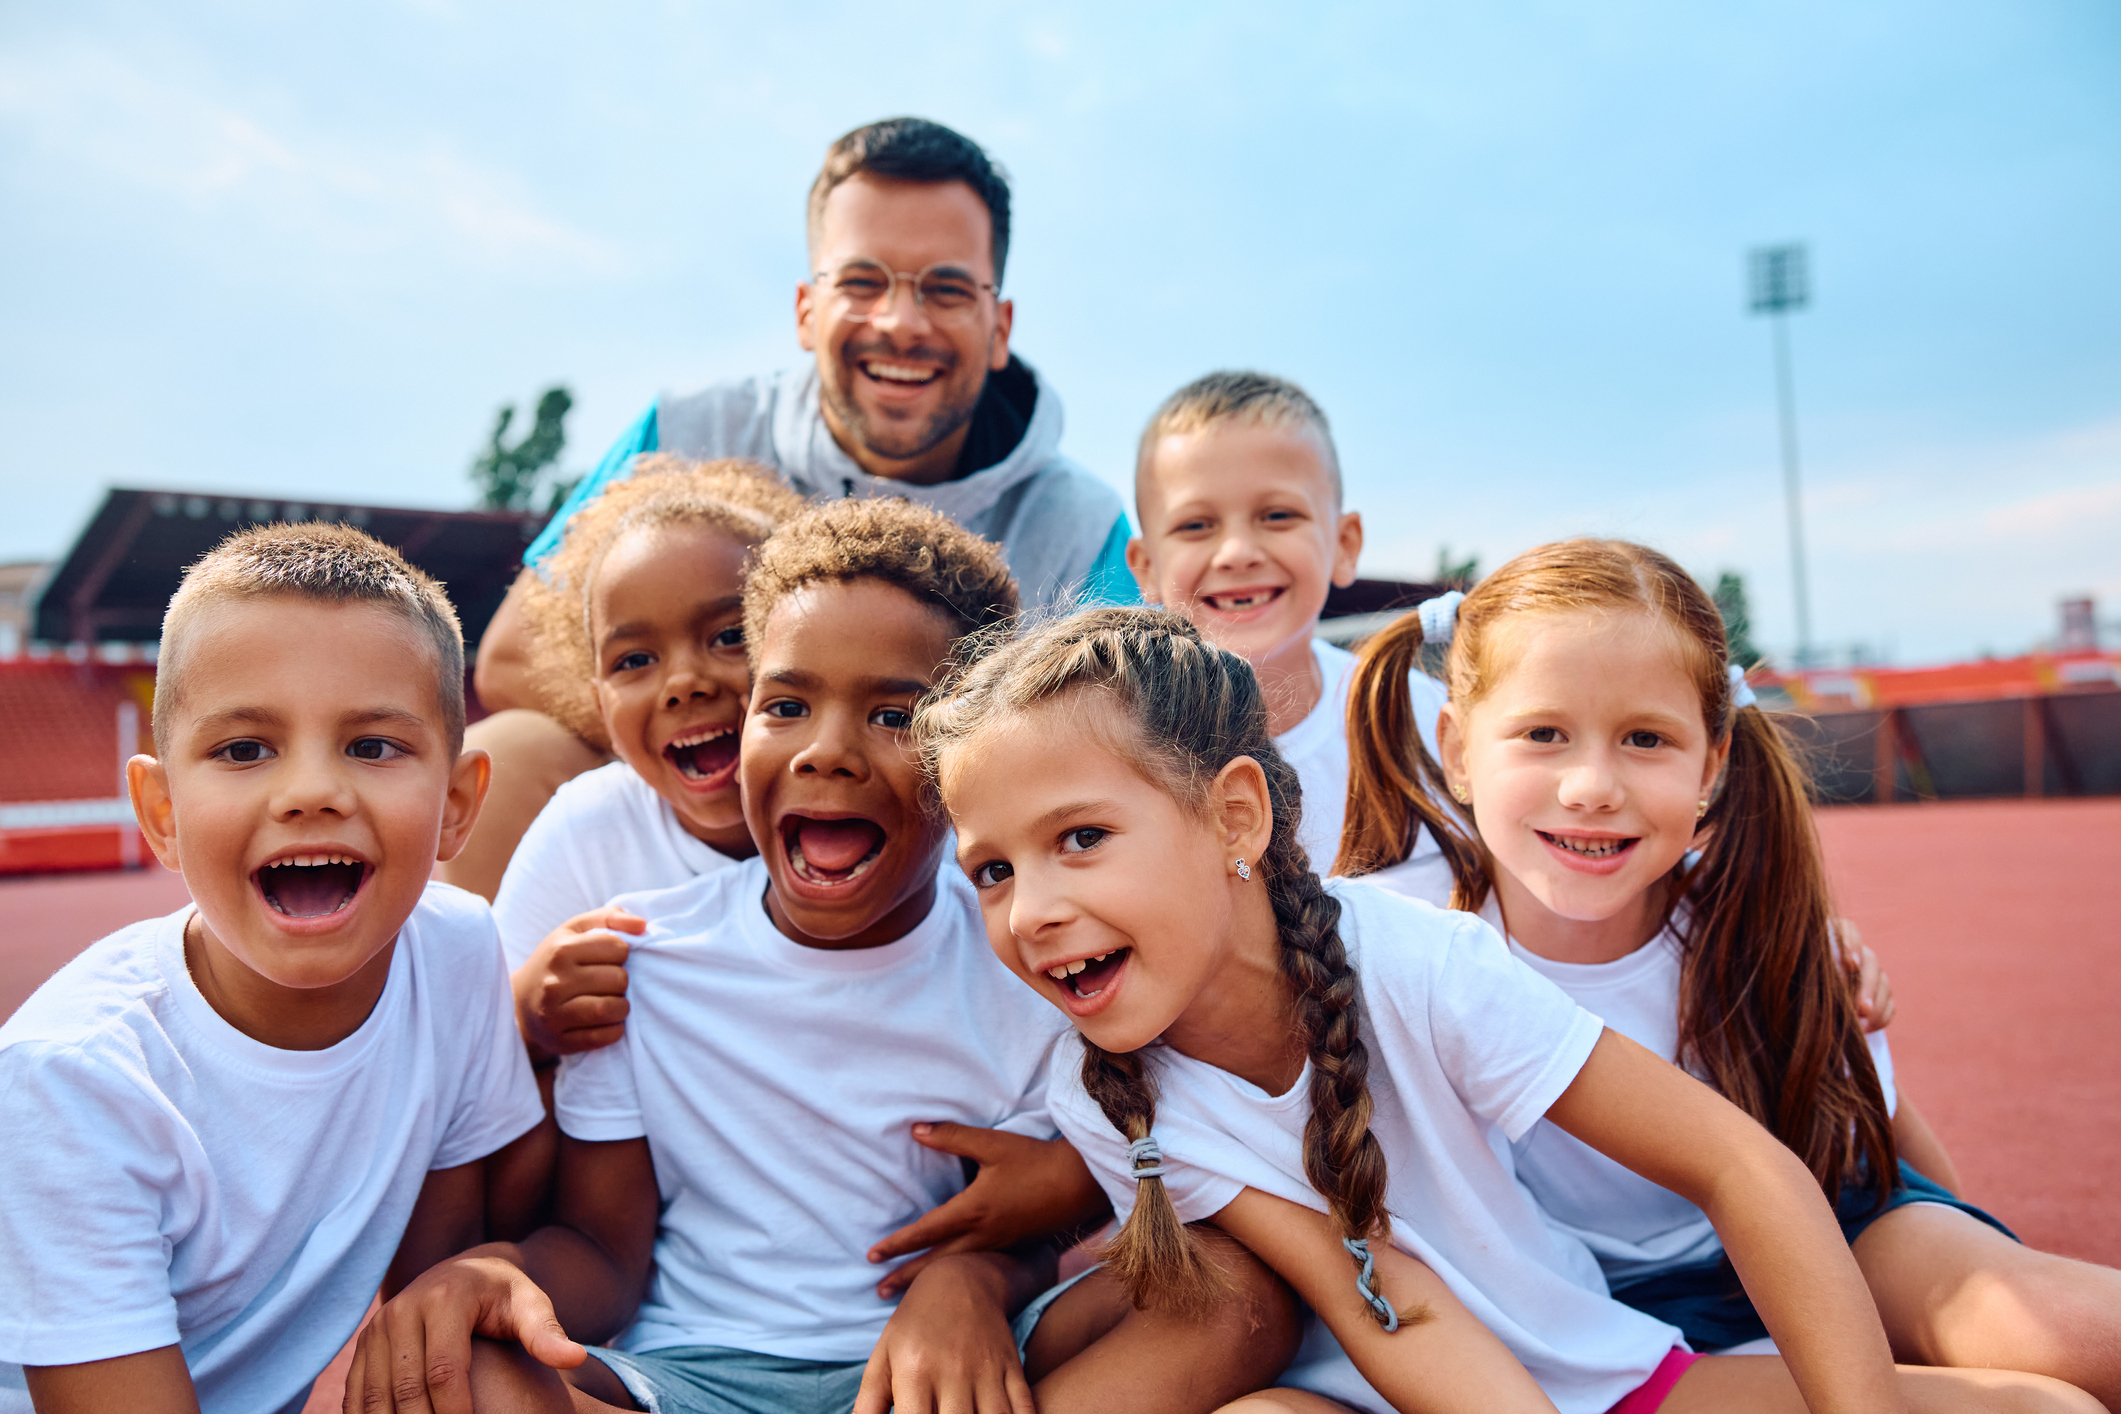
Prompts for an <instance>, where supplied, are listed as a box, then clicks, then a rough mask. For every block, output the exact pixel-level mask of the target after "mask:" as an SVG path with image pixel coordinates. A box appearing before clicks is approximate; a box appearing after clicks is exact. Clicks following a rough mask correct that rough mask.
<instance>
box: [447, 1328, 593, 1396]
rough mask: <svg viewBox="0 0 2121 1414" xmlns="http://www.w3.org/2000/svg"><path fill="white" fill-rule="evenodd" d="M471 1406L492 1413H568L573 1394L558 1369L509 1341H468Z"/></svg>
mask: <svg viewBox="0 0 2121 1414" xmlns="http://www.w3.org/2000/svg"><path fill="white" fill-rule="evenodd" d="M470 1383H471V1406H472V1408H474V1409H478V1410H493V1411H495V1414H504V1412H505V1414H518V1411H520V1414H547V1411H550V1412H551V1414H569V1411H572V1410H573V1408H574V1396H573V1395H572V1394H570V1393H569V1392H568V1388H567V1382H566V1381H565V1380H563V1379H561V1378H560V1372H559V1371H557V1370H555V1369H552V1368H551V1367H550V1366H546V1365H541V1364H539V1363H538V1362H537V1361H536V1360H534V1359H532V1358H531V1356H530V1353H529V1352H528V1351H526V1350H525V1349H523V1347H522V1346H520V1345H518V1344H517V1343H516V1342H514V1341H512V1340H485V1339H477V1340H474V1341H472V1343H471V1381H470Z"/></svg>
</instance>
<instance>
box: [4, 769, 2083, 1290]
mask: <svg viewBox="0 0 2121 1414" xmlns="http://www.w3.org/2000/svg"><path fill="white" fill-rule="evenodd" d="M1820 832H1821V834H1822V835H1823V836H1824V838H1825V840H1826V850H1827V858H1828V862H1829V866H1830V867H1831V869H1832V871H1833V876H1834V882H1835V886H1836V889H1837V890H1838V895H1839V904H1840V907H1841V910H1842V911H1843V912H1844V913H1846V914H1847V915H1848V916H1849V917H1851V918H1853V919H1855V920H1856V921H1857V922H1858V923H1859V924H1860V925H1861V926H1862V928H1863V933H1864V938H1865V939H1866V941H1868V942H1869V943H1870V944H1871V945H1872V946H1873V947H1875V948H1876V949H1877V950H1878V953H1879V955H1880V956H1881V957H1882V958H1883V959H1884V962H1885V965H1886V969H1887V971H1888V972H1889V973H1890V974H1891V976H1892V979H1893V989H1894V993H1895V996H1896V997H1897V998H1898V1001H1899V1015H1898V1017H1897V1019H1896V1020H1895V1021H1894V1022H1893V1027H1892V1032H1891V1035H1892V1040H1893V1053H1894V1059H1895V1064H1896V1069H1897V1070H1898V1073H1899V1076H1900V1080H1901V1083H1902V1084H1903V1085H1905V1086H1906V1088H1907V1091H1908V1093H1909V1094H1910V1095H1912V1096H1914V1097H1915V1099H1916V1101H1917V1102H1918V1103H1919V1104H1920V1105H1921V1106H1922V1108H1923V1112H1924V1113H1925V1114H1927V1115H1928V1116H1929V1118H1930V1121H1931V1123H1932V1124H1934V1125H1935V1126H1936V1128H1937V1130H1938V1132H1939V1134H1940V1135H1941V1136H1942V1137H1943V1139H1944V1141H1945V1143H1946V1144H1947V1145H1949V1146H1950V1148H1951V1151H1952V1156H1953V1158H1954V1159H1955V1160H1956V1161H1957V1163H1958V1165H1959V1171H1960V1173H1961V1175H1962V1177H1963V1179H1964V1181H1965V1183H1966V1185H1967V1196H1968V1197H1969V1198H1971V1199H1972V1200H1973V1201H1975V1202H1978V1203H1981V1204H1983V1205H1984V1206H1986V1207H1989V1208H1991V1209H1993V1210H1994V1211H1995V1213H1996V1215H1997V1216H1998V1217H2000V1218H2002V1219H2003V1220H2004V1221H2005V1222H2007V1223H2009V1224H2010V1225H2011V1226H2012V1227H2013V1228H2015V1229H2016V1230H2017V1232H2018V1233H2019V1235H2020V1236H2022V1237H2024V1238H2025V1239H2026V1240H2027V1241H2029V1242H2031V1243H2033V1244H2034V1245H2035V1246H2038V1247H2042V1248H2045V1249H2047V1250H2050V1251H2055V1252H2064V1253H2068V1254H2069V1255H2071V1256H2076V1257H2084V1258H2088V1259H2090V1260H2093V1261H2098V1262H2103V1263H2106V1264H2108V1265H2113V1266H2121V1204H2117V1203H2116V1201H2115V1199H2114V1197H2113V1196H2112V1195H2113V1193H2114V1192H2115V1177H2116V1176H2117V1175H2121V1013H2117V1010H2116V1004H2117V1000H2121V800H2114V799H2101V800H2061V801H2018V800H2009V801H1973V802H1953V803H1948V804H1917V805H1888V806H1851V807H1845V808H1841V809H1835V810H1827V811H1824V812H1822V813H1821V816H1820ZM184 899H185V892H184V886H183V881H182V880H181V879H179V878H178V877H177V876H176V875H174V874H169V873H165V872H164V871H162V870H161V869H158V868H153V867H150V868H149V869H147V870H145V871H142V872H139V873H131V874H115V873H113V874H80V875H64V876H53V877H46V878H38V879H20V880H8V881H4V882H0V1015H4V1014H6V1013H10V1012H12V1011H13V1010H14V1009H15V1007H16V1006H18V1005H19V1004H20V1003H21V1000H22V998H24V997H26V996H27V995H29V993H30V991H31V990H32V989H34V988H35V987H36V986H37V984H38V983H40V982H42V981H43V980H44V978H46V977H47V976H49V975H50V974H51V973H52V972H53V971H54V970H55V969H57V968H58V967H59V966H60V965H61V964H63V963H64V962H65V961H66V960H67V959H68V958H70V957H72V956H73V955H74V954H75V953H76V952H78V951H79V950H80V949H81V948H82V947H84V946H86V945H87V944H88V943H90V942H93V941H94V940H95V939H97V938H99V937H101V936H102V935H103V934H105V933H108V932H110V931H111V930H113V929H115V928H117V927H120V926H122V925H123V924H125V923H128V922H131V921H133V920H135V919H139V918H146V917H151V916H153V915H156V914H160V913H166V912H168V911H169V910H171V909H173V908H176V907H177V906H178V905H180V904H181V903H183V901H184Z"/></svg>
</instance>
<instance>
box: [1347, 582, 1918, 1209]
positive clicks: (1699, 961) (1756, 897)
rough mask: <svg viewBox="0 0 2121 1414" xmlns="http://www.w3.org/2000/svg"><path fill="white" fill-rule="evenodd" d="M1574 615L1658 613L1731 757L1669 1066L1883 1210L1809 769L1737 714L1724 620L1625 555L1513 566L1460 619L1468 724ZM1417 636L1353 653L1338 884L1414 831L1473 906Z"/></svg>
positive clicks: (1685, 946)
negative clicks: (1516, 629) (1420, 672)
mask: <svg viewBox="0 0 2121 1414" xmlns="http://www.w3.org/2000/svg"><path fill="white" fill-rule="evenodd" d="M1586 609H1595V610H1619V611H1623V612H1625V611H1634V612H1639V613H1646V614H1651V615H1654V616H1656V617H1658V618H1660V619H1662V620H1664V621H1665V622H1667V623H1669V624H1670V625H1671V626H1672V627H1673V628H1674V629H1676V630H1677V633H1676V634H1675V639H1676V642H1677V644H1678V646H1679V651H1680V652H1681V653H1682V654H1683V655H1684V656H1685V659H1686V666H1687V669H1688V672H1689V674H1690V675H1691V676H1692V677H1693V678H1694V680H1695V682H1696V683H1697V684H1698V686H1699V687H1700V691H1701V714H1702V719H1703V720H1704V721H1705V722H1706V723H1707V725H1708V729H1709V736H1710V739H1711V740H1720V739H1722V738H1723V737H1724V736H1725V735H1726V734H1728V736H1729V739H1730V744H1731V749H1730V757H1729V760H1728V762H1727V764H1726V765H1725V767H1724V771H1723V778H1722V781H1721V784H1720V788H1719V789H1718V791H1717V793H1716V795H1715V797H1714V799H1713V800H1712V801H1711V802H1710V804H1709V808H1708V813H1707V814H1706V815H1705V816H1704V817H1703V819H1702V822H1701V829H1702V832H1703V833H1702V842H1701V854H1700V858H1699V859H1698V861H1696V862H1695V863H1694V865H1693V866H1692V867H1691V868H1689V867H1688V866H1687V865H1686V864H1685V863H1684V862H1682V863H1681V864H1679V865H1678V866H1676V867H1675V868H1674V870H1673V885H1674V887H1673V891H1672V893H1673V897H1674V898H1675V899H1681V898H1683V899H1684V900H1685V902H1686V905H1687V908H1686V912H1685V914H1684V923H1683V925H1682V926H1681V928H1680V929H1679V931H1680V934H1681V937H1680V948H1681V970H1680V984H1679V1056H1680V1060H1681V1061H1682V1062H1683V1063H1684V1064H1686V1065H1688V1066H1689V1067H1691V1068H1692V1069H1694V1070H1696V1071H1697V1072H1698V1073H1700V1074H1701V1075H1702V1076H1703V1077H1704V1078H1705V1079H1706V1080H1707V1081H1708V1082H1709V1083H1710V1084H1711V1085H1713V1086H1715V1087H1716V1089H1717V1090H1719V1091H1721V1092H1722V1093H1723V1095H1724V1096H1725V1098H1727V1099H1729V1100H1730V1101H1731V1102H1732V1103H1733V1104H1735V1105H1737V1106H1738V1107H1739V1108H1741V1109H1743V1110H1744V1111H1745V1112H1746V1113H1748V1114H1750V1115H1751V1116H1753V1118H1754V1119H1756V1120H1758V1121H1760V1123H1761V1124H1763V1125H1765V1126H1766V1127H1767V1128H1768V1130H1769V1131H1771V1132H1772V1133H1773V1134H1774V1135H1775V1137H1776V1138H1777V1139H1780V1140H1781V1141H1782V1142H1783V1143H1784V1144H1785V1145H1787V1146H1788V1147H1789V1148H1790V1149H1791V1150H1792V1151H1793V1152H1794V1153H1796V1154H1797V1155H1798V1157H1800V1158H1802V1159H1803V1160H1804V1162H1805V1164H1806V1165H1807V1166H1808V1167H1809V1168H1810V1169H1811V1171H1812V1174H1813V1176H1814V1177H1815V1178H1817V1179H1818V1180H1819V1185H1820V1187H1821V1188H1823V1189H1825V1190H1826V1193H1827V1196H1828V1199H1829V1200H1830V1201H1831V1200H1833V1199H1835V1198H1836V1197H1838V1196H1839V1194H1840V1192H1841V1189H1842V1187H1843V1185H1844V1184H1846V1183H1850V1182H1854V1181H1858V1180H1860V1181H1862V1182H1863V1183H1864V1184H1865V1185H1866V1186H1867V1187H1868V1188H1870V1190H1871V1191H1872V1192H1873V1194H1874V1195H1875V1196H1876V1197H1877V1199H1878V1200H1879V1201H1880V1202H1882V1201H1884V1199H1885V1197H1886V1195H1887V1194H1888V1193H1889V1192H1890V1191H1891V1189H1892V1186H1893V1184H1894V1183H1895V1182H1897V1180H1898V1173H1899V1163H1898V1156H1897V1153H1896V1151H1895V1149H1894V1145H1893V1130H1892V1122H1891V1120H1890V1118H1889V1117H1888V1116H1887V1114H1886V1109H1885V1094H1884V1091H1883V1089H1882V1088H1881V1087H1880V1085H1879V1082H1878V1074H1877V1070H1876V1068H1875V1067H1874V1066H1873V1065H1872V1063H1871V1055H1870V1048H1869V1047H1868V1046H1867V1045H1865V1043H1864V1038H1863V1028H1862V1025H1861V1022H1860V1021H1859V1019H1858V1017H1857V1015H1856V1004H1855V998H1854V996H1853V994H1852V989H1851V988H1850V986H1849V984H1848V978H1847V975H1846V973H1845V972H1844V970H1843V968H1842V964H1841V961H1840V958H1839V955H1838V949H1837V948H1836V947H1835V945H1834V940H1833V937H1832V934H1831V931H1830V921H1831V919H1832V917H1833V911H1832V902H1831V899H1830V897H1829V894H1828V890H1827V882H1826V867H1825V863H1824V861H1823V860H1822V858H1821V856H1820V851H1819V839H1818V835H1817V834H1816V833H1815V832H1814V829H1813V823H1812V806H1811V797H1810V791H1809V785H1808V781H1807V777H1806V774H1805V771H1804V769H1803V767H1802V765H1801V764H1800V762H1799V761H1798V759H1797V755H1796V753H1795V751H1794V750H1793V749H1792V747H1791V744H1790V741H1789V738H1788V736H1787V735H1786V734H1785V733H1784V732H1783V730H1782V728H1781V726H1779V725H1778V724H1777V723H1776V721H1775V719H1774V718H1773V717H1772V716H1770V715H1769V714H1768V713H1766V712H1763V711H1761V710H1760V709H1759V708H1757V707H1746V708H1742V709H1740V708H1734V707H1733V706H1732V703H1731V683H1730V679H1729V676H1728V668H1729V652H1728V646H1727V643H1726V640H1725V635H1724V627H1723V618H1722V616H1721V615H1720V614H1719V613H1718V612H1717V610H1716V605H1715V603H1714V601H1712V600H1711V599H1710V598H1709V596H1708V595H1707V594H1706V593H1704V592H1703V591H1702V588H1701V586H1700V585H1699V584H1697V583H1695V582H1694V579H1693V577H1692V576H1691V575H1689V574H1687V572H1686V571H1685V570H1683V569H1681V568H1680V567H1679V566H1678V565H1677V564H1674V563H1673V562H1672V561H1671V560H1670V559H1668V558H1666V557H1665V556H1663V555H1661V554H1659V553H1658V552H1656V551H1655V550H1651V549H1647V548H1645V547H1643V546H1640V545H1634V544H1630V543H1628V542H1626V541H1621V540H1564V541H1557V542H1555V543H1554V544H1551V545H1542V546H1540V547H1538V548H1537V549H1534V550H1530V551H1527V552H1526V553H1524V554H1522V555H1519V556H1518V557H1517V558H1516V559H1514V560H1511V561H1510V562H1509V563H1508V564H1506V565H1504V566H1503V567H1502V568H1501V569H1498V570H1496V571H1495V572H1494V573H1493V574H1491V575H1489V576H1488V577H1487V578H1486V579H1484V580H1482V581H1481V583H1480V584H1479V586H1478V587H1476V588H1475V589H1474V590H1473V591H1472V592H1471V593H1470V594H1468V595H1467V596H1466V598H1465V602H1464V603H1462V604H1461V605H1460V606H1459V609H1458V626H1457V629H1456V631H1455V632H1454V634H1453V636H1452V639H1451V644H1450V649H1449V653H1448V657H1447V659H1446V662H1447V669H1446V676H1447V678H1448V681H1449V686H1450V692H1451V700H1452V702H1453V703H1455V704H1457V705H1458V706H1459V707H1460V708H1461V709H1463V708H1466V707H1470V706H1472V705H1473V704H1474V703H1477V702H1478V701H1479V700H1480V699H1481V698H1482V697H1483V696H1485V695H1486V694H1487V692H1488V691H1489V690H1490V689H1491V688H1492V687H1493V685H1494V683H1495V680H1496V675H1497V674H1498V673H1502V672H1507V671H1508V666H1509V665H1508V662H1507V659H1506V657H1504V656H1500V655H1498V654H1497V653H1496V652H1495V651H1494V647H1495V640H1496V631H1497V628H1498V626H1499V625H1500V624H1501V623H1502V622H1503V621H1504V620H1506V619H1516V618H1520V617H1523V616H1526V615H1534V614H1556V613H1570V612H1579V611H1582V610H1586ZM1421 647H1422V627H1421V620H1420V617H1419V616H1418V615H1415V614H1408V615H1405V616H1404V617H1402V618H1400V619H1398V620H1396V621H1395V622H1394V623H1392V624H1391V625H1390V626H1389V627H1387V628H1385V629H1384V630H1383V631H1381V632H1379V633H1378V634H1377V635H1375V636H1374V637H1373V638H1371V639H1370V641H1369V642H1368V643H1367V644H1365V645H1364V646H1363V649H1362V652H1361V655H1360V658H1359V659H1358V661H1357V663H1356V667H1355V673H1354V677H1353V680H1352V681H1351V683H1350V686H1349V692H1348V747H1349V750H1348V756H1349V762H1348V812H1347V822H1346V825H1345V827H1344V830H1343V833H1342V835H1341V842H1340V855H1339V858H1338V859H1337V860H1336V861H1335V863H1334V871H1335V872H1336V873H1341V874H1366V873H1370V872H1372V871H1374V870H1377V869H1382V868H1384V867H1386V866H1387V865H1391V864H1396V863H1398V862H1400V861H1401V860H1403V859H1405V858H1406V857H1407V855H1408V854H1409V852H1410V851H1411V850H1412V847H1413V843H1414V838H1415V834H1416V832H1417V829H1418V828H1421V827H1426V828H1427V829H1428V830H1429V832H1430V833H1431V835H1433V836H1434V838H1435V839H1436V841H1437V843H1438V844H1440V845H1441V846H1442V848H1443V852H1444V855H1445V858H1446V859H1447V860H1448V861H1449V863H1450V865H1451V872H1452V878H1453V884H1454V887H1453V890H1452V900H1451V902H1452V906H1453V907H1456V908H1463V909H1472V910H1477V909H1479V908H1480V907H1481V906H1482V905H1483V904H1484V903H1485V902H1486V901H1487V898H1488V895H1489V894H1490V893H1491V892H1492V891H1493V888H1494V877H1495V875H1494V870H1495V864H1494V861H1493V859H1492V858H1491V857H1490V856H1489V854H1488V852H1487V850H1486V849H1485V848H1484V847H1483V846H1482V845H1481V843H1480V840H1479V837H1478V835H1477V834H1474V833H1470V832H1468V831H1467V829H1466V827H1465V824H1464V822H1463V821H1461V820H1460V819H1458V818H1457V817H1456V816H1454V815H1453V814H1451V813H1450V812H1447V811H1445V810H1443V809H1442V808H1440V807H1439V806H1438V805H1437V803H1436V802H1437V800H1438V799H1440V798H1441V797H1442V795H1443V793H1444V782H1443V774H1442V771H1441V770H1440V769H1439V768H1438V766H1437V764H1436V762H1435V761H1434V759H1432V758H1431V757H1430V755H1429V753H1428V751H1427V750H1426V748H1424V747H1423V745H1422V741H1421V734H1420V733H1419V732H1418V731H1417V730H1415V724H1414V713H1413V704H1412V702H1411V701H1410V697H1409V692H1408V687H1407V677H1408V674H1409V673H1410V672H1411V671H1413V670H1414V669H1415V668H1416V667H1417V666H1418V663H1419V657H1420V652H1421Z"/></svg>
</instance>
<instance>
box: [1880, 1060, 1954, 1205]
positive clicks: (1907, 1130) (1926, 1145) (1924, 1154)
mask: <svg viewBox="0 0 2121 1414" xmlns="http://www.w3.org/2000/svg"><path fill="white" fill-rule="evenodd" d="M1893 1088H1894V1089H1895V1090H1896V1091H1897V1092H1898V1099H1897V1100H1896V1101H1895V1103H1894V1105H1893V1147H1894V1148H1896V1149H1898V1150H1899V1151H1900V1157H1901V1158H1903V1159H1906V1160H1907V1161H1908V1164H1909V1165H1910V1166H1911V1167H1912V1168H1913V1169H1914V1170H1915V1172H1916V1173H1919V1174H1921V1175H1922V1176H1923V1177H1924V1178H1926V1179H1928V1180H1929V1181H1930V1182H1932V1183H1934V1184H1936V1185H1938V1186H1939V1187H1941V1188H1945V1189H1949V1190H1950V1191H1951V1192H1953V1193H1955V1194H1956V1193H1960V1192H1963V1191H1964V1190H1962V1189H1961V1188H1960V1186H1959V1166H1958V1165H1957V1164H1955V1163H1953V1162H1952V1156H1951V1155H1950V1154H1949V1153H1947V1152H1946V1151H1945V1148H1944V1141H1943V1140H1942V1139H1939V1138H1938V1137H1937V1131H1936V1130H1934V1129H1931V1128H1930V1122H1929V1121H1928V1120H1927V1119H1924V1118H1923V1117H1922V1111H1920V1110H1918V1109H1916V1108H1915V1105H1914V1102H1913V1101H1912V1100H1910V1099H1908V1097H1907V1091H1905V1090H1902V1089H1900V1086H1899V1080H1898V1077H1895V1079H1894V1085H1893Z"/></svg>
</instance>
